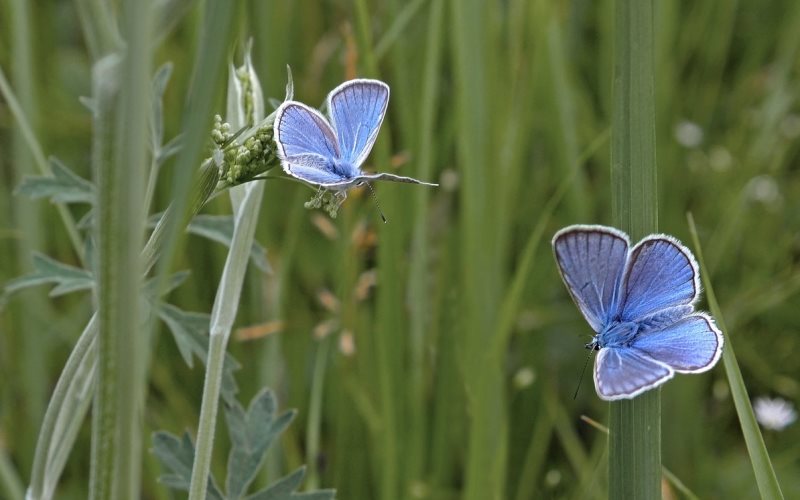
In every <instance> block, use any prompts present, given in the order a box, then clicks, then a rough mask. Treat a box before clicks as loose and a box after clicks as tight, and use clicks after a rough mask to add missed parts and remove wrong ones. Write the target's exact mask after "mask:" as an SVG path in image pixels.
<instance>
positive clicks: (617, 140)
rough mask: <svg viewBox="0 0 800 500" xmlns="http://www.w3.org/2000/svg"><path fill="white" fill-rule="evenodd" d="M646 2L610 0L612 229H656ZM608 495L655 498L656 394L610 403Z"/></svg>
mask: <svg viewBox="0 0 800 500" xmlns="http://www.w3.org/2000/svg"><path fill="white" fill-rule="evenodd" d="M653 12H654V10H653V0H616V2H615V6H614V33H615V35H614V73H613V74H614V81H613V93H614V96H613V97H614V104H613V118H612V145H611V189H612V191H611V198H612V218H613V221H614V225H616V226H617V227H619V228H621V229H622V230H624V231H627V232H628V233H629V234H630V235H631V238H632V239H633V240H638V239H639V238H641V237H643V236H645V235H646V234H650V233H652V232H655V231H657V228H658V197H657V182H656V154H655V153H656V147H655V96H654V83H653V68H654V64H653V61H654V50H653V44H654V30H653ZM609 427H610V434H609V468H608V473H609V498H637V499H651V498H652V499H657V498H660V497H661V488H660V478H661V393H660V389H654V390H651V391H647V392H645V393H644V394H642V395H641V396H639V397H637V398H634V399H632V400H623V401H618V402H613V403H611V404H610V415H609Z"/></svg>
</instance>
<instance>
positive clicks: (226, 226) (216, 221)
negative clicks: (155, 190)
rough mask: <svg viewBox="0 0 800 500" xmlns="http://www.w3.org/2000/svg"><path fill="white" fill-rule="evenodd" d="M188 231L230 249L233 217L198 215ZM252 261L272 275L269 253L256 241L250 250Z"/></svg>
mask: <svg viewBox="0 0 800 500" xmlns="http://www.w3.org/2000/svg"><path fill="white" fill-rule="evenodd" d="M188 230H189V232H190V233H192V234H196V235H198V236H203V237H205V238H208V239H210V240H213V241H216V242H217V243H222V244H223V245H225V246H227V247H229V248H230V246H231V240H232V239H233V216H230V215H198V216H197V217H195V218H194V219H192V221H191V222H190V223H189V226H188ZM250 260H251V262H252V263H253V264H255V266H256V267H257V268H259V269H261V270H262V271H264V272H266V273H272V268H271V267H270V265H269V261H267V251H266V249H264V247H263V246H261V245H259V244H258V242H256V241H254V242H253V246H252V247H251V249H250Z"/></svg>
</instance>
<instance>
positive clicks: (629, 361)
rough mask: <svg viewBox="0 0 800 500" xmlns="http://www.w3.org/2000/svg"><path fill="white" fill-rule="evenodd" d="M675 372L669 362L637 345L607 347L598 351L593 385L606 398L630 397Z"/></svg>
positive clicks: (669, 377) (665, 379) (659, 383)
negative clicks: (658, 359)
mask: <svg viewBox="0 0 800 500" xmlns="http://www.w3.org/2000/svg"><path fill="white" fill-rule="evenodd" d="M674 374H675V372H674V371H672V369H671V368H670V367H669V366H667V365H665V364H664V363H661V362H659V361H656V360H654V359H652V358H650V357H648V356H647V355H645V354H644V353H643V352H641V351H638V350H636V349H631V348H625V349H616V348H606V349H600V352H598V353H597V360H596V361H595V364H594V386H595V389H596V390H597V394H598V395H599V396H600V397H601V398H603V399H605V400H609V401H611V400H615V399H624V398H632V397H634V396H638V395H639V394H641V393H643V392H644V391H647V390H649V389H652V388H653V387H656V386H658V385H661V384H663V383H664V382H666V381H667V380H669V379H671V378H672V377H673V375H674Z"/></svg>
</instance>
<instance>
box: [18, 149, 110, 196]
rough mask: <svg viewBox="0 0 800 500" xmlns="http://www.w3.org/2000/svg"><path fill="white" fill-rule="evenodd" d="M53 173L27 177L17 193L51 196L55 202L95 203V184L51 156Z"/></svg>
mask: <svg viewBox="0 0 800 500" xmlns="http://www.w3.org/2000/svg"><path fill="white" fill-rule="evenodd" d="M50 169H51V170H52V172H53V175H52V176H51V175H46V176H36V177H25V178H23V179H22V182H20V184H19V185H18V186H17V189H16V191H15V192H16V194H21V195H24V196H28V197H30V198H33V199H37V198H50V200H51V201H52V202H54V203H89V204H91V203H94V198H95V187H94V184H92V183H91V182H89V181H87V180H86V179H84V178H82V177H80V176H78V175H75V173H73V171H72V170H71V169H70V168H69V167H67V166H66V165H64V164H63V163H62V162H61V161H60V160H59V159H58V158H55V157H51V158H50Z"/></svg>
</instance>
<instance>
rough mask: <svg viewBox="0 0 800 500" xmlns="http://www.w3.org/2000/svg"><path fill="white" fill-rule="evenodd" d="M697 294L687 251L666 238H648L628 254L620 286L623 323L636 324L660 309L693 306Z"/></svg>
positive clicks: (695, 274)
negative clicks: (621, 287)
mask: <svg viewBox="0 0 800 500" xmlns="http://www.w3.org/2000/svg"><path fill="white" fill-rule="evenodd" d="M699 293H700V282H699V273H698V270H697V263H696V262H695V260H694V257H693V256H692V254H691V252H689V250H688V249H687V248H686V247H684V246H683V245H681V244H680V243H678V242H677V241H675V240H673V239H672V238H669V237H666V236H651V237H648V238H645V239H643V240H642V241H641V242H639V243H638V244H637V245H636V246H635V247H634V248H633V250H632V251H631V257H630V263H629V265H628V270H627V273H626V275H625V280H624V283H623V294H624V299H623V303H622V307H621V317H622V318H621V319H622V320H623V321H637V320H642V319H644V318H646V317H647V316H651V315H653V314H656V313H658V312H659V311H663V310H664V309H668V308H673V307H678V306H685V305H689V304H693V303H694V301H695V300H696V299H697V296H698V294H699Z"/></svg>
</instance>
